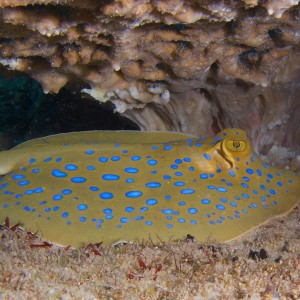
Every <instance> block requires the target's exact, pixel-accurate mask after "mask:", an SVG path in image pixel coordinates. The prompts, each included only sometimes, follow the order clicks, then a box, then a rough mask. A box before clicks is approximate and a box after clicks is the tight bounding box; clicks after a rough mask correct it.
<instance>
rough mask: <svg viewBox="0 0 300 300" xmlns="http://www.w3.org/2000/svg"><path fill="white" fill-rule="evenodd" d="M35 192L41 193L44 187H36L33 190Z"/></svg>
mask: <svg viewBox="0 0 300 300" xmlns="http://www.w3.org/2000/svg"><path fill="white" fill-rule="evenodd" d="M33 191H34V192H35V193H38V194H39V193H42V192H43V191H44V189H43V188H42V187H38V188H36V189H34V190H33Z"/></svg>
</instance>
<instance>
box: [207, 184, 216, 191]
mask: <svg viewBox="0 0 300 300" xmlns="http://www.w3.org/2000/svg"><path fill="white" fill-rule="evenodd" d="M207 188H208V189H209V190H214V189H215V188H216V187H215V186H214V185H208V186H207Z"/></svg>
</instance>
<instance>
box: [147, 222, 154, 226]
mask: <svg viewBox="0 0 300 300" xmlns="http://www.w3.org/2000/svg"><path fill="white" fill-rule="evenodd" d="M145 224H146V225H147V226H151V225H152V224H153V223H152V222H151V221H146V222H145Z"/></svg>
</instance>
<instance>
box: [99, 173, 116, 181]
mask: <svg viewBox="0 0 300 300" xmlns="http://www.w3.org/2000/svg"><path fill="white" fill-rule="evenodd" d="M102 179H104V180H119V179H120V176H119V175H116V174H104V175H102Z"/></svg>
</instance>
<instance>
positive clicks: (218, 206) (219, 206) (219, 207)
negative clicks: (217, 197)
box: [216, 204, 225, 210]
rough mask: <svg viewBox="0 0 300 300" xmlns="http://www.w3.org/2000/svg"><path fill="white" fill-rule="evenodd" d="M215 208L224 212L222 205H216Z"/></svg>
mask: <svg viewBox="0 0 300 300" xmlns="http://www.w3.org/2000/svg"><path fill="white" fill-rule="evenodd" d="M216 208H217V209H219V210H224V209H225V206H223V205H222V204H217V205H216Z"/></svg>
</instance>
